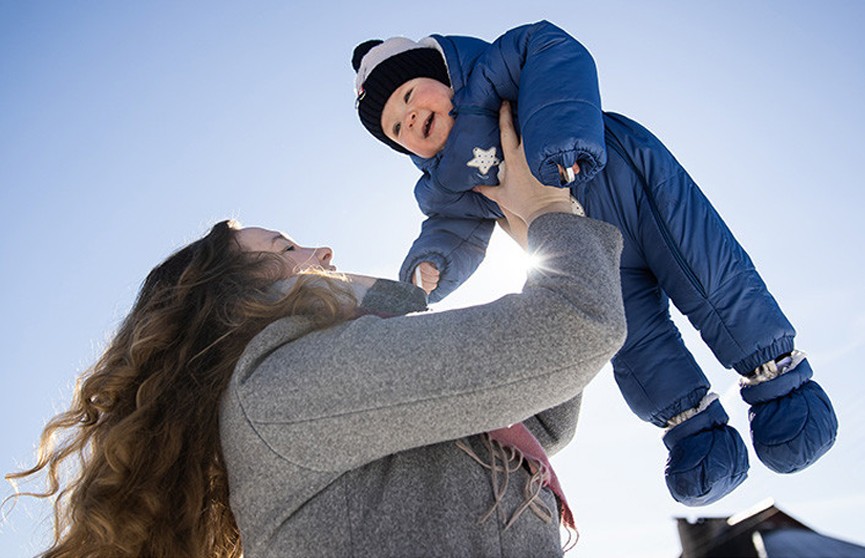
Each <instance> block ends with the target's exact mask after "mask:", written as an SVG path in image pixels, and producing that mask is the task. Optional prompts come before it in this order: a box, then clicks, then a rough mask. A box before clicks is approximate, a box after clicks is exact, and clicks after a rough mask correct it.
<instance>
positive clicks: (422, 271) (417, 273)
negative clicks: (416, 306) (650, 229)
mask: <svg viewBox="0 0 865 558" xmlns="http://www.w3.org/2000/svg"><path fill="white" fill-rule="evenodd" d="M439 275H440V273H439V270H438V269H437V268H436V266H435V265H433V264H432V262H421V263H419V264H418V266H417V267H416V268H414V276H413V277H412V283H414V284H415V285H417V286H418V287H420V288H422V289H423V290H425V291H426V294H430V293H431V292H433V291H434V290H435V288H436V287H438V284H439Z"/></svg>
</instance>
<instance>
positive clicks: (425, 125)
mask: <svg viewBox="0 0 865 558" xmlns="http://www.w3.org/2000/svg"><path fill="white" fill-rule="evenodd" d="M433 116H435V113H430V115H429V118H427V119H426V122H424V123H423V137H424V138H428V137H429V131H430V128H432V121H433Z"/></svg>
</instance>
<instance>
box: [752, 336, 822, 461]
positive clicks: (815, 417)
mask: <svg viewBox="0 0 865 558" xmlns="http://www.w3.org/2000/svg"><path fill="white" fill-rule="evenodd" d="M788 358H789V361H788V362H786V363H785V362H781V363H779V364H781V366H780V368H777V367H776V366H775V363H774V362H772V363H769V365H763V366H761V367H760V370H758V372H757V374H756V377H755V378H751V379H748V380H746V382H745V385H744V386H743V387H742V391H741V393H742V399H744V400H745V402H747V403H749V404H750V405H751V410H750V412H749V413H748V414H749V418H750V420H751V439H752V441H753V443H754V450H755V451H756V452H757V457H759V458H760V461H762V462H763V463H764V464H765V465H766V466H767V467H769V468H770V469H772V470H773V471H776V472H778V473H794V472H796V471H800V470H802V469H804V468H805V467H808V466H809V465H811V464H812V463H814V462H815V461H817V459H819V458H820V457H821V456H822V455H823V454H824V453H826V452H827V451H829V448H831V447H832V444H834V443H835V436H836V434H837V431H838V419H837V417H836V416H835V410H834V409H833V408H832V403H831V402H830V401H829V397H828V396H827V395H826V392H825V391H823V388H821V387H820V386H819V385H818V384H817V382H814V381H812V380H811V375H812V371H811V365H810V364H809V363H808V361H807V360H806V359H805V355H804V353H800V352H798V351H794V352H793V354H792V355H791V356H790V357H788ZM767 368H768V370H767ZM761 375H763V377H762V378H761V377H760V376H761ZM767 376H768V377H769V378H771V379H765V378H766V377H767Z"/></svg>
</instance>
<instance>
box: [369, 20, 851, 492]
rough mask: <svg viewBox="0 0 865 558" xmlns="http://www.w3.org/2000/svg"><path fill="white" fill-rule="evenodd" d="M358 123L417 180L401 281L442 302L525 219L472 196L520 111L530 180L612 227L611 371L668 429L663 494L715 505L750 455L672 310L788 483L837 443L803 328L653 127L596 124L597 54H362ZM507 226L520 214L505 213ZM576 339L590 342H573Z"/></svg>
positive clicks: (475, 48) (510, 43)
mask: <svg viewBox="0 0 865 558" xmlns="http://www.w3.org/2000/svg"><path fill="white" fill-rule="evenodd" d="M352 65H353V67H354V69H355V71H356V72H357V78H356V90H357V101H356V104H357V109H358V114H359V116H360V120H361V122H362V124H363V125H364V127H365V128H366V129H367V130H368V131H369V132H370V133H371V134H372V135H373V136H375V137H376V138H377V139H379V140H380V141H381V142H383V143H385V144H386V145H388V146H390V147H391V148H392V149H394V150H396V151H398V152H400V153H404V154H407V155H409V156H410V157H411V159H412V161H413V162H414V163H415V165H417V167H418V168H419V169H420V170H421V171H422V172H423V176H422V177H421V178H420V180H419V181H418V182H417V185H416V186H415V197H416V198H417V201H418V203H419V205H420V208H421V210H422V211H423V212H424V214H425V215H426V216H427V219H426V220H425V221H424V223H423V225H422V228H421V233H420V236H419V237H418V238H417V240H415V242H414V244H413V245H412V247H411V249H410V251H409V253H408V256H407V257H406V259H405V261H404V263H403V265H402V268H401V271H400V278H401V279H402V280H404V281H413V282H415V283H416V284H418V285H420V286H422V287H423V288H424V289H425V290H426V291H427V292H428V293H429V299H430V301H431V302H436V301H438V300H441V299H442V298H444V297H445V296H447V295H448V294H449V293H451V292H452V291H453V290H454V289H456V288H457V287H458V286H459V285H460V284H462V283H463V282H464V281H465V280H466V279H467V278H468V277H469V276H470V275H471V274H472V273H473V272H474V271H475V269H476V268H477V266H478V265H479V264H480V262H481V260H482V259H483V257H484V254H485V250H486V246H487V244H488V242H489V238H490V235H491V233H492V230H493V228H494V226H495V223H496V222H497V221H499V222H501V223H502V224H503V225H504V224H505V223H508V222H509V223H510V224H509V226H508V229H509V232H510V233H511V234H512V236H514V237H515V238H517V239H520V238H521V236H522V233H521V231H520V230H519V229H520V224H519V222H518V221H517V220H514V219H508V220H505V219H503V217H505V216H504V215H503V213H502V211H501V210H500V208H499V207H498V206H497V205H496V204H495V203H494V202H492V201H491V200H489V199H488V198H486V197H484V196H482V195H480V194H479V193H477V192H476V191H474V188H475V187H476V186H480V185H495V184H498V174H497V173H498V167H499V164H500V153H501V151H500V146H499V144H498V133H499V132H498V121H497V117H498V110H499V107H500V105H501V103H502V101H505V100H506V101H509V102H510V103H511V104H512V107H513V109H514V113H515V115H516V116H515V118H516V125H517V127H518V130H519V131H520V134H521V138H522V141H523V145H524V149H525V154H526V158H527V160H528V163H529V166H530V168H531V169H532V173H533V174H534V175H535V176H536V177H537V178H538V180H540V181H541V182H543V183H544V184H547V185H551V186H562V187H568V188H569V189H570V191H571V195H572V197H573V198H574V200H575V201H574V207H575V211H576V212H583V211H584V212H585V215H587V216H589V217H591V218H595V219H600V220H603V221H607V222H609V223H612V224H614V225H616V226H617V227H618V228H619V229H620V230H621V232H622V235H623V236H624V239H625V246H624V251H623V253H622V260H621V266H620V269H621V278H622V291H623V296H624V302H625V312H626V316H627V321H628V336H627V340H626V342H625V344H624V346H623V347H622V349H621V350H620V351H619V353H618V354H617V355H616V356H615V357H614V358H613V361H612V364H613V370H614V373H615V377H616V381H617V383H618V385H619V387H620V389H621V391H622V394H623V395H624V397H625V399H626V401H627V402H628V405H629V406H630V407H631V409H632V410H633V411H634V413H636V414H637V415H638V416H639V417H640V418H642V419H643V420H646V421H649V422H651V423H653V424H655V425H657V426H659V427H662V428H665V429H666V432H665V434H664V439H663V441H664V444H665V445H666V446H667V448H668V450H669V451H670V455H669V458H668V461H667V467H666V471H665V476H666V481H667V486H668V488H669V490H670V492H671V494H672V496H673V498H675V499H676V500H677V501H679V502H682V503H684V504H687V505H705V504H709V503H711V502H714V501H717V500H718V499H720V498H722V497H723V496H724V495H726V494H728V493H729V492H730V491H732V490H733V489H734V488H735V487H736V486H738V485H739V484H740V483H741V482H742V481H744V480H745V478H746V476H747V471H748V467H749V465H748V456H747V450H746V448H745V446H744V443H743V441H742V439H741V437H740V435H739V434H738V432H736V430H734V429H733V428H732V427H731V426H729V425H728V424H727V422H728V416H727V414H726V412H725V411H724V409H723V407H722V406H721V403H720V401H719V400H718V398H717V395H715V394H713V393H711V392H710V391H709V388H710V385H709V382H708V380H707V378H706V377H705V375H704V374H703V372H702V371H701V370H700V367H699V366H698V365H697V363H696V361H695V360H694V358H693V356H692V355H691V353H690V352H689V351H688V350H687V348H686V347H685V345H684V343H683V342H682V339H681V336H680V334H679V331H678V330H677V328H676V326H675V325H674V324H673V322H672V320H671V319H670V314H669V300H672V301H673V303H674V304H675V305H676V307H677V308H679V310H681V311H682V313H683V314H685V315H686V316H687V317H688V318H689V320H690V321H691V323H692V324H693V325H694V326H695V327H696V328H697V329H698V330H699V331H700V333H701V335H702V337H703V340H704V341H705V342H706V343H707V344H708V345H709V347H710V348H711V349H712V351H713V352H714V354H715V356H716V357H717V358H718V360H719V361H720V363H721V364H722V365H723V366H725V367H727V368H733V369H735V370H736V371H737V372H738V373H739V374H740V375H741V376H742V379H741V383H742V387H741V395H742V397H743V398H744V400H745V401H746V402H748V403H749V404H750V405H751V413H750V417H751V433H752V441H753V444H754V448H755V450H756V453H757V456H758V457H759V458H760V459H761V460H762V461H763V463H764V464H766V465H767V466H768V467H770V468H771V469H773V470H775V471H777V472H781V473H791V472H794V471H798V470H800V469H803V468H805V467H807V466H809V465H810V464H812V463H813V462H815V461H816V460H817V459H818V458H819V457H820V456H821V455H823V454H824V453H825V452H826V451H828V449H829V448H830V447H831V446H832V444H833V443H834V441H835V435H836V431H837V419H836V417H835V413H834V410H833V408H832V404H831V403H830V401H829V398H828V397H827V395H826V393H825V392H824V391H823V389H822V388H821V387H820V386H819V385H818V384H817V383H816V382H814V381H811V379H810V378H811V375H812V371H811V366H810V364H809V362H808V360H807V359H806V357H805V355H804V353H802V352H800V351H797V350H796V349H795V348H794V343H793V340H794V336H795V330H794V329H793V327H792V326H791V324H790V323H789V321H788V320H787V318H786V317H785V316H784V314H783V313H782V311H781V309H780V308H779V306H778V304H777V303H776V301H775V299H774V298H773V297H772V295H771V294H770V293H769V291H768V289H767V288H766V285H765V284H764V283H763V280H762V279H761V278H760V275H759V274H758V273H757V271H756V269H755V268H754V265H753V264H752V262H751V260H750V258H749V257H748V255H747V254H746V253H745V251H744V249H743V248H742V247H741V246H740V245H739V243H738V242H737V241H736V239H735V238H734V237H733V235H732V233H731V232H730V230H729V229H728V228H727V226H726V225H725V223H724V221H723V220H722V219H721V217H720V216H719V215H718V213H717V212H716V211H715V210H714V209H713V207H712V206H711V204H710V203H709V201H708V200H707V199H706V198H705V197H704V195H703V194H702V192H701V191H700V189H699V188H698V187H697V185H696V184H695V183H694V182H693V181H692V180H691V178H690V177H689V176H688V174H687V172H686V171H685V169H684V168H683V167H682V166H681V165H680V164H679V163H678V162H677V161H676V159H675V158H674V157H673V155H672V154H671V153H670V152H669V151H668V150H667V148H666V147H665V146H664V145H663V144H662V143H661V142H660V141H659V140H658V139H657V138H656V137H655V136H654V135H652V134H651V133H650V132H649V131H648V130H646V129H645V128H644V127H642V126H641V125H639V124H637V123H636V122H634V121H632V120H630V119H628V118H626V117H624V116H622V115H619V114H614V113H609V112H603V111H602V109H601V102H600V94H599V90H598V81H597V73H596V69H595V64H594V61H593V59H592V57H591V55H590V54H589V52H588V51H587V50H586V49H585V48H584V47H583V46H582V45H581V44H580V43H579V42H577V41H576V40H575V39H574V38H573V37H571V36H570V35H568V34H567V33H566V32H564V31H563V30H561V29H559V28H558V27H556V26H555V25H553V24H551V23H549V22H545V21H541V22H538V23H535V24H532V25H524V26H520V27H517V28H515V29H512V30H510V31H508V32H506V33H505V34H504V35H502V36H501V37H499V38H498V39H497V40H496V41H494V42H493V43H488V42H486V41H483V40H481V39H477V38H472V37H463V36H441V35H432V36H430V37H427V38H425V39H422V40H421V41H419V42H415V41H412V40H409V39H406V38H402V37H395V38H391V39H388V40H386V41H380V40H371V41H366V42H364V43H362V44H360V45H358V46H357V47H356V48H355V51H354V55H353V58H352ZM511 217H512V216H511ZM574 342H575V343H579V342H580V339H575V340H574Z"/></svg>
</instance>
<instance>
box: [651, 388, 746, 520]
mask: <svg viewBox="0 0 865 558" xmlns="http://www.w3.org/2000/svg"><path fill="white" fill-rule="evenodd" d="M728 420H729V417H728V416H727V413H726V411H724V408H723V407H722V406H721V402H720V401H718V400H717V399H715V400H713V401H711V403H709V405H708V406H707V407H706V408H705V409H703V410H700V411H699V412H698V413H697V414H695V415H694V416H692V417H690V418H688V419H687V420H685V421H684V422H682V423H681V424H678V425H676V426H674V427H673V428H671V429H670V430H669V431H668V432H667V433H666V434H665V435H664V445H665V446H667V449H668V450H670V457H669V458H668V459H667V467H666V470H665V471H664V475H665V477H666V480H667V488H669V489H670V494H672V495H673V498H674V499H675V500H676V501H678V502H681V503H683V504H685V505H687V506H705V505H707V504H711V503H712V502H715V501H717V500H720V499H721V498H723V497H724V496H726V495H727V494H729V493H730V492H732V490H733V489H734V488H736V487H737V486H739V485H740V484H742V481H744V480H745V478H746V477H747V476H748V450H747V448H746V447H745V443H744V442H743V441H742V437H741V436H739V433H738V432H736V430H735V429H734V428H733V427H731V426H729V425H728V424H727V421H728Z"/></svg>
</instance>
